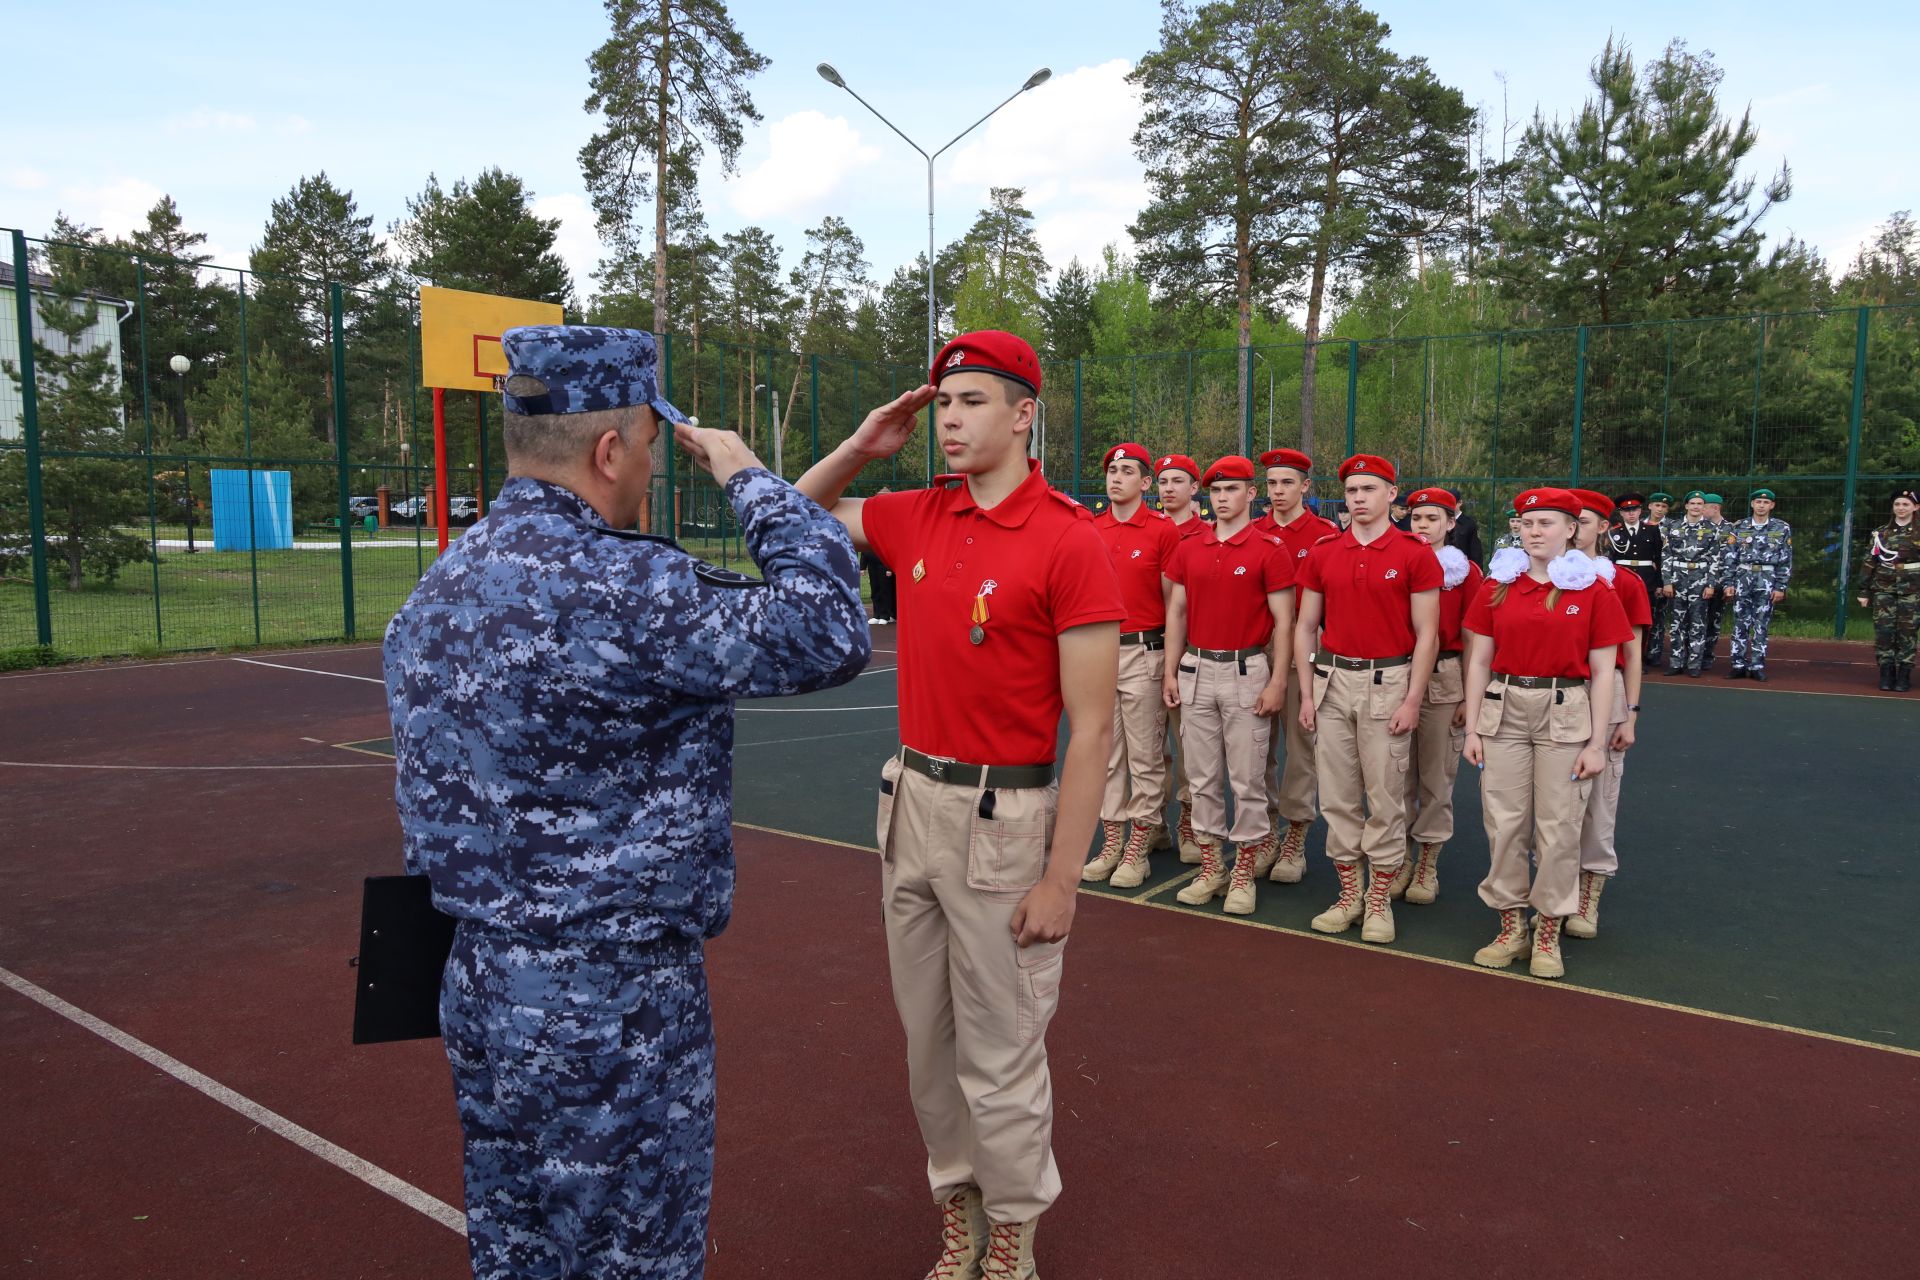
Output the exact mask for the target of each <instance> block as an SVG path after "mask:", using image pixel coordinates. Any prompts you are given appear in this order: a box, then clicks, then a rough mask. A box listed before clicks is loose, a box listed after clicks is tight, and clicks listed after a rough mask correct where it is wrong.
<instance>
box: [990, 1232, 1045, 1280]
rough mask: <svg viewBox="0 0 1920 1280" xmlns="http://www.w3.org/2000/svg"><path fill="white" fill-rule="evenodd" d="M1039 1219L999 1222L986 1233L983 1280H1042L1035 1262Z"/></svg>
mask: <svg viewBox="0 0 1920 1280" xmlns="http://www.w3.org/2000/svg"><path fill="white" fill-rule="evenodd" d="M1039 1229H1040V1219H1038V1218H1034V1219H1033V1220H1032V1221H1030V1222H996V1223H994V1224H993V1225H992V1226H991V1227H989V1228H988V1229H987V1256H986V1257H985V1258H983V1259H982V1260H981V1263H980V1275H981V1280H1040V1270H1039V1268H1038V1267H1036V1266H1035V1265H1034V1262H1033V1237H1034V1234H1035V1233H1036V1232H1037V1231H1038V1230H1039Z"/></svg>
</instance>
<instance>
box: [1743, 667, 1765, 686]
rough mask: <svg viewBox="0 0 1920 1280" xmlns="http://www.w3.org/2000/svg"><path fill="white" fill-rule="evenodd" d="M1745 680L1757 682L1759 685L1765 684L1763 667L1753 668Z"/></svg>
mask: <svg viewBox="0 0 1920 1280" xmlns="http://www.w3.org/2000/svg"><path fill="white" fill-rule="evenodd" d="M1747 679H1749V680H1758V681H1759V682H1760V683H1761V684H1765V683H1766V682H1767V669H1766V668H1765V667H1755V668H1754V669H1753V670H1751V671H1749V672H1747Z"/></svg>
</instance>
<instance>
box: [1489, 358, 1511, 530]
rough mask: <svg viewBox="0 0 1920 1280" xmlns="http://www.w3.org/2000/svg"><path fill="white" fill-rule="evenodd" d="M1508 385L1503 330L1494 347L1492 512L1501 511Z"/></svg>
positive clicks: (1491, 468) (1491, 467) (1491, 469)
mask: <svg viewBox="0 0 1920 1280" xmlns="http://www.w3.org/2000/svg"><path fill="white" fill-rule="evenodd" d="M1506 385H1507V331H1506V330H1505V329H1502V330H1501V331H1500V336H1499V337H1498V338H1496V339H1495V340H1494V345H1493V463H1492V465H1491V466H1490V467H1489V468H1488V470H1490V471H1491V472H1492V473H1493V475H1492V477H1491V479H1492V481H1493V495H1492V499H1491V500H1492V502H1493V506H1492V507H1491V508H1490V509H1489V510H1490V511H1498V510H1499V509H1500V395H1501V392H1503V391H1505V390H1506Z"/></svg>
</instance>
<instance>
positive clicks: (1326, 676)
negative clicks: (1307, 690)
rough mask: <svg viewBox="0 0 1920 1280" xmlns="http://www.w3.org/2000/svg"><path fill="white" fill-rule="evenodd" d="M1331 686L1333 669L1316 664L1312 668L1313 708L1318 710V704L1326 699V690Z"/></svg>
mask: <svg viewBox="0 0 1920 1280" xmlns="http://www.w3.org/2000/svg"><path fill="white" fill-rule="evenodd" d="M1332 687H1333V669H1332V668H1331V667H1321V666H1316V667H1314V669H1313V709H1314V710H1315V711H1318V710H1319V709H1320V704H1321V703H1323V702H1325V701H1326V700H1327V690H1328V689H1331V688H1332Z"/></svg>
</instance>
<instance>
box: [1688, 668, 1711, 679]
mask: <svg viewBox="0 0 1920 1280" xmlns="http://www.w3.org/2000/svg"><path fill="white" fill-rule="evenodd" d="M1687 674H1688V675H1690V676H1692V677H1693V678H1694V679H1695V680H1698V679H1699V678H1700V677H1701V676H1703V675H1705V674H1707V673H1706V672H1704V671H1702V670H1701V669H1700V668H1699V667H1688V668H1687Z"/></svg>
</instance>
